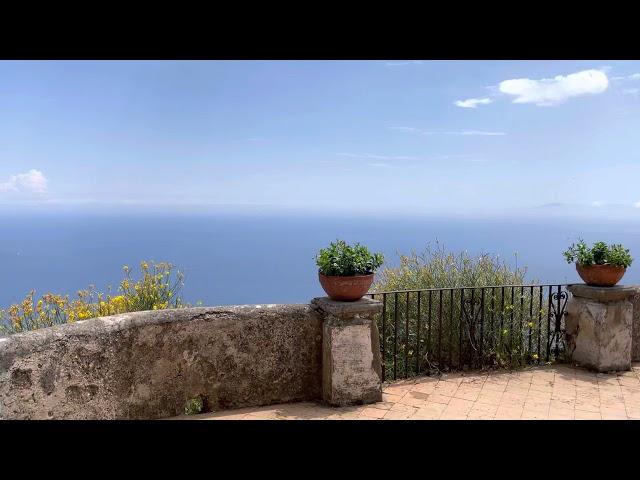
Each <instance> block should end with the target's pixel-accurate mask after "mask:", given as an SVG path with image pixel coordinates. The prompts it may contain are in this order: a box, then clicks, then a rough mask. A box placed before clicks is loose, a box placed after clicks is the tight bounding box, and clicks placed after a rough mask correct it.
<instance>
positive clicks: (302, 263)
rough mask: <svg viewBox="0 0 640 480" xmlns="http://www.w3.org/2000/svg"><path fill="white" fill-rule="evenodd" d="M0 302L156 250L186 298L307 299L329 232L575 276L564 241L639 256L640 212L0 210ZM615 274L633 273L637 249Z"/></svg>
mask: <svg viewBox="0 0 640 480" xmlns="http://www.w3.org/2000/svg"><path fill="white" fill-rule="evenodd" d="M0 225H1V231H0V266H1V269H0V286H1V288H0V308H3V307H4V308H6V307H7V306H8V305H10V304H11V303H14V302H18V301H20V300H21V299H22V298H24V296H25V294H26V293H28V292H29V291H30V290H32V289H33V290H35V291H36V295H38V294H42V293H47V292H53V293H60V294H69V295H71V296H73V295H75V292H77V291H78V290H80V289H83V288H86V287H87V286H88V285H95V286H96V289H97V290H101V291H106V289H107V287H108V286H113V287H117V285H118V283H119V282H120V280H121V279H122V278H123V272H122V267H123V266H124V265H128V266H130V267H132V268H133V269H134V271H137V268H138V267H137V266H138V264H139V263H140V261H142V260H147V261H151V260H152V261H166V262H171V263H173V264H174V265H176V267H177V268H179V269H180V270H181V271H183V272H184V274H185V286H184V290H183V296H184V298H185V299H186V300H187V301H189V302H191V303H192V304H195V303H196V302H202V303H203V304H204V305H210V306H214V305H239V304H257V303H306V302H308V301H309V300H310V299H311V298H313V297H316V296H319V295H322V294H323V292H322V289H321V288H320V285H319V283H318V278H317V268H316V265H315V260H314V256H315V254H316V253H317V251H318V250H319V249H320V248H321V247H324V246H326V245H328V243H329V242H330V241H332V240H336V239H344V240H346V241H347V242H360V243H362V244H365V245H367V246H368V247H369V248H370V249H371V250H372V251H379V252H382V253H383V254H384V255H385V257H386V260H387V263H388V265H397V264H398V256H399V254H408V253H410V252H412V251H415V252H422V251H424V250H425V248H426V247H427V246H428V245H429V243H431V244H432V245H433V244H435V242H436V241H437V242H439V243H440V244H441V245H443V246H444V247H445V248H446V249H448V250H450V251H453V252H459V251H462V250H467V251H468V252H469V253H471V254H479V253H490V254H493V255H500V256H501V257H502V258H504V259H505V260H506V261H507V262H508V263H510V264H511V265H514V266H515V265H516V264H517V265H518V266H520V267H522V266H526V267H527V277H528V279H536V280H538V281H541V282H544V283H571V282H577V281H580V280H579V277H578V276H577V274H576V272H575V268H574V266H573V265H568V264H567V263H566V262H565V260H564V258H563V256H562V252H563V251H564V250H565V249H566V247H567V246H568V245H569V244H571V243H572V242H575V241H577V239H578V238H584V239H585V240H586V241H587V242H593V241H598V240H603V241H606V242H613V243H622V244H624V245H625V246H626V247H627V248H629V249H630V250H631V254H632V255H633V254H634V252H635V253H636V255H640V222H638V221H634V222H629V221H623V220H617V221H609V222H602V221H600V220H585V219H571V218H544V217H537V218H518V217H514V218H466V217H452V218H447V217H446V216H442V215H440V216H434V217H429V216H398V215H387V216H385V215H366V216H358V215H351V216H350V215H340V216H330V215H313V214H309V215H300V214H298V215H287V214H239V215H233V214H183V213H181V214H175V213H167V214H161V213H154V214H152V215H145V214H127V215H117V214H99V215H92V214H88V213H78V214H70V213H63V214H47V215H44V214H42V215H40V214H24V215H23V214H21V215H13V214H3V215H0ZM637 262H638V264H637V266H636V265H635V264H634V265H632V266H631V267H630V268H629V269H628V271H627V274H626V275H625V278H624V279H623V282H622V283H625V284H633V283H640V260H638V261H637Z"/></svg>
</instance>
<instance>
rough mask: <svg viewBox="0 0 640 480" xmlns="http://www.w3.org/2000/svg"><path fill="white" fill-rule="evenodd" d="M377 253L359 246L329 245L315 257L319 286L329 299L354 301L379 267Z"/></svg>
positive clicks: (357, 244)
mask: <svg viewBox="0 0 640 480" xmlns="http://www.w3.org/2000/svg"><path fill="white" fill-rule="evenodd" d="M383 262H384V257H383V256H382V254H381V253H371V252H370V251H369V249H368V248H367V247H365V246H363V245H360V244H359V243H356V244H355V245H354V246H350V245H348V244H347V243H346V242H345V241H343V240H337V241H335V242H331V244H330V245H329V246H328V247H327V248H322V249H320V252H319V253H318V255H316V264H317V265H318V267H319V271H318V277H319V278H320V285H322V288H323V289H324V291H325V292H327V295H328V296H329V297H330V298H331V299H333V300H339V301H343V302H355V301H356V300H359V299H361V298H362V297H363V296H364V295H366V293H367V292H368V291H369V287H371V284H372V283H373V276H374V272H375V270H376V269H377V268H378V267H380V265H382V263H383Z"/></svg>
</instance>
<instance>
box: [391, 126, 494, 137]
mask: <svg viewBox="0 0 640 480" xmlns="http://www.w3.org/2000/svg"><path fill="white" fill-rule="evenodd" d="M389 129H390V130H400V131H403V132H410V133H417V134H418V135H480V136H489V137H496V136H499V137H501V136H504V135H506V133H505V132H491V131H485V130H458V131H449V132H436V131H430V130H422V129H420V128H415V127H389Z"/></svg>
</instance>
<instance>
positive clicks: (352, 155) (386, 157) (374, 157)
mask: <svg viewBox="0 0 640 480" xmlns="http://www.w3.org/2000/svg"><path fill="white" fill-rule="evenodd" d="M336 155H339V156H340V157H350V158H366V159H370V160H418V158H417V157H407V156H402V155H395V156H389V155H371V154H369V153H364V154H358V153H337V154H336Z"/></svg>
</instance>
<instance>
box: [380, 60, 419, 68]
mask: <svg viewBox="0 0 640 480" xmlns="http://www.w3.org/2000/svg"><path fill="white" fill-rule="evenodd" d="M421 63H422V60H411V61H409V62H387V63H385V65H386V66H387V67H403V66H405V65H420V64H421Z"/></svg>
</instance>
